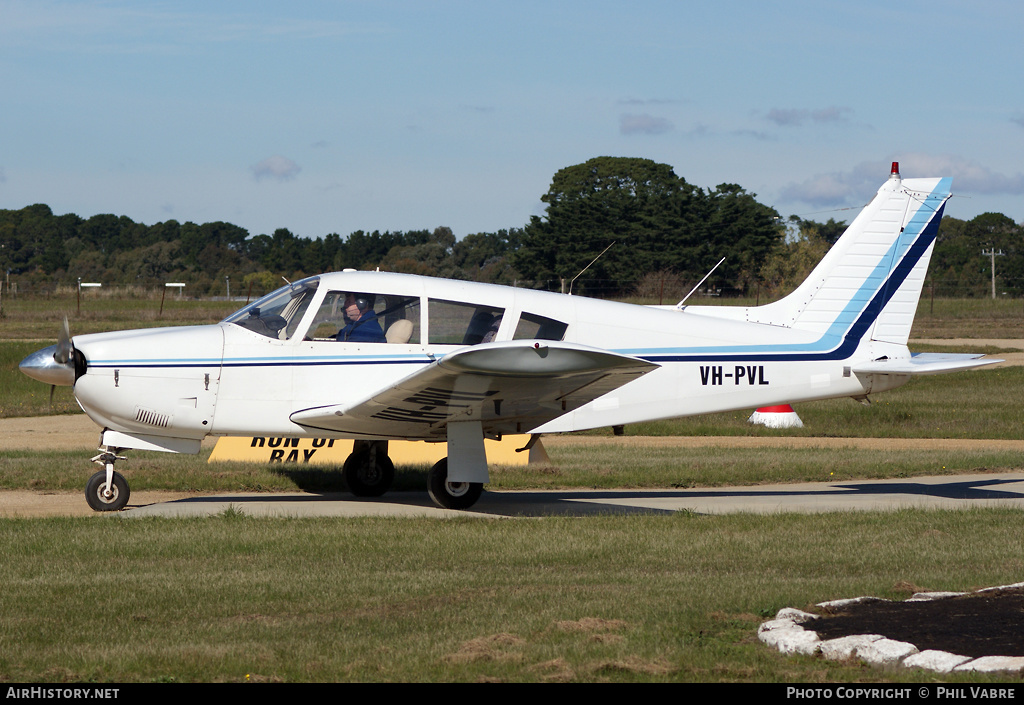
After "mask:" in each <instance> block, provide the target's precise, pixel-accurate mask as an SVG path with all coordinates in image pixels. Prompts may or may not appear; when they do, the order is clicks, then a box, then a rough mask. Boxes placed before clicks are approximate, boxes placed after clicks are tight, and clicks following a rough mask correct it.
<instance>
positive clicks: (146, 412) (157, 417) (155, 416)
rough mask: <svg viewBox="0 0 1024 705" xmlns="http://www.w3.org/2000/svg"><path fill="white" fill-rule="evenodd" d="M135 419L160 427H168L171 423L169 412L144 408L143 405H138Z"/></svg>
mask: <svg viewBox="0 0 1024 705" xmlns="http://www.w3.org/2000/svg"><path fill="white" fill-rule="evenodd" d="M135 420H136V421H138V422H139V423H143V424H146V425H147V426H157V427H158V428H167V427H168V426H169V425H170V423H171V417H170V416H168V415H167V414H161V413H159V412H157V411H152V410H150V409H143V408H142V407H136V409H135Z"/></svg>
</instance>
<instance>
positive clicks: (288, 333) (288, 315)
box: [224, 277, 320, 340]
mask: <svg viewBox="0 0 1024 705" xmlns="http://www.w3.org/2000/svg"><path fill="white" fill-rule="evenodd" d="M319 281H320V278H319V277H308V278H306V279H303V280H301V281H297V282H295V283H294V284H289V285H287V286H283V287H281V288H280V289H278V290H276V291H273V292H271V293H269V294H267V295H266V296H264V297H263V298H261V299H258V300H256V301H254V302H253V303H251V304H249V305H248V306H246V307H245V308H243V309H241V310H239V311H237V312H236V313H233V314H231V315H230V316H228V317H227V318H225V319H224V321H225V322H227V323H234V324H235V325H238V326H241V327H242V328H247V329H249V330H251V331H253V332H254V333H259V334H260V335H265V336H267V337H268V338H275V339H278V340H288V339H289V338H291V337H292V336H293V335H294V334H295V330H296V328H298V325H299V322H300V321H301V320H302V315H303V314H304V313H305V312H306V309H307V308H309V304H310V302H311V301H312V300H313V295H314V294H315V293H316V288H317V285H318V284H319Z"/></svg>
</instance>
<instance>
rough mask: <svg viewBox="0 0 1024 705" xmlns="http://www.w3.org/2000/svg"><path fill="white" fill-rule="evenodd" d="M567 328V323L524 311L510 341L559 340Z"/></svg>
mask: <svg viewBox="0 0 1024 705" xmlns="http://www.w3.org/2000/svg"><path fill="white" fill-rule="evenodd" d="M568 328H569V324H568V323H563V322H562V321H556V320H555V319H553V318H547V317H545V316H538V315H537V314H535V313H526V312H525V311H524V312H523V314H522V315H521V316H519V323H518V324H517V325H516V332H515V334H514V335H513V336H512V340H561V339H562V338H564V337H565V331H566V330H567V329H568Z"/></svg>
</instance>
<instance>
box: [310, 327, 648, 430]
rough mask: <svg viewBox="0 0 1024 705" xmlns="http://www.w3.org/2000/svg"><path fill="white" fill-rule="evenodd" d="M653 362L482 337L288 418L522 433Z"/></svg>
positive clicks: (339, 424) (329, 426)
mask: <svg viewBox="0 0 1024 705" xmlns="http://www.w3.org/2000/svg"><path fill="white" fill-rule="evenodd" d="M657 367H658V365H655V364H653V363H650V362H646V361H644V360H640V359H638V358H635V357H630V356H627V355H619V354H616V353H610V352H607V351H604V350H599V349H596V348H590V347H586V346H582V345H575V344H571V343H561V342H552V341H512V342H504V343H489V344H484V345H476V346H473V347H468V348H463V349H461V350H457V351H455V352H452V353H449V354H447V355H445V356H444V357H443V358H440V359H438V360H436V361H435V362H433V363H431V364H429V365H427V366H426V367H424V368H422V369H420V370H418V371H417V372H415V373H413V374H412V375H410V376H408V377H406V378H405V379H403V380H401V381H399V382H397V383H396V384H394V385H393V386H391V387H389V388H386V389H382V390H380V391H379V392H376V393H374V394H373V395H371V396H370V397H368V398H366V399H363V400H361V401H358V402H356V403H354V404H347V405H346V404H335V405H330V406H322V407H315V408H312V409H303V410H301V411H296V412H295V413H293V414H292V415H291V420H292V421H293V422H295V423H297V424H299V425H300V426H303V427H305V428H309V429H319V430H327V431H334V432H338V433H350V434H356V435H359V436H364V437H378V438H419V439H426V440H444V439H445V437H446V434H447V431H446V426H447V424H448V422H450V421H480V422H482V424H483V430H484V433H485V434H488V435H498V434H503V433H525V432H527V431H529V430H531V429H533V428H536V427H537V426H539V425H541V424H543V423H546V422H548V421H550V420H551V419H554V418H557V417H559V416H561V415H562V414H564V413H566V412H569V411H572V410H574V409H577V408H579V407H581V406H583V405H584V404H586V403H588V402H590V401H592V400H594V399H596V398H597V397H599V396H601V395H603V394H606V393H608V392H610V391H612V390H614V389H618V388H619V387H621V386H623V385H624V384H627V383H628V382H630V381H632V380H634V379H636V378H637V377H640V376H641V375H644V374H647V373H648V372H650V371H652V370H654V369H656V368H657Z"/></svg>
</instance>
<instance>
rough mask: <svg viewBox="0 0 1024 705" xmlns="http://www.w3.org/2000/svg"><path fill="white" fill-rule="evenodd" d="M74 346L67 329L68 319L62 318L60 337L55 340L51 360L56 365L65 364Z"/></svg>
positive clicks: (69, 331) (69, 330)
mask: <svg viewBox="0 0 1024 705" xmlns="http://www.w3.org/2000/svg"><path fill="white" fill-rule="evenodd" d="M74 351H75V346H74V344H73V343H72V342H71V329H70V328H69V327H68V317H67V316H64V324H63V325H62V326H61V329H60V336H59V337H58V338H57V349H56V350H55V351H54V352H53V360H54V362H57V363H58V364H61V365H63V364H65V363H66V362H67V361H68V360H70V359H71V354H72V353H73V352H74Z"/></svg>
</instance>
